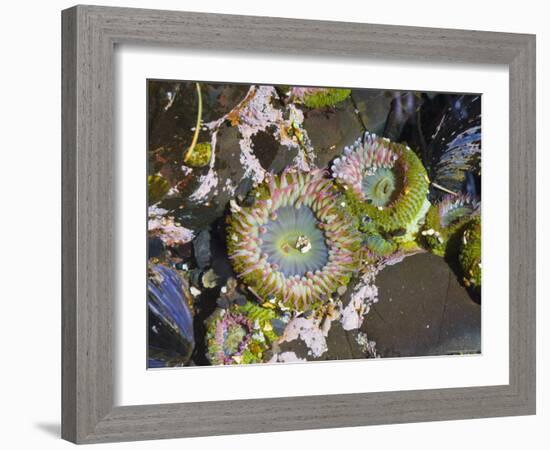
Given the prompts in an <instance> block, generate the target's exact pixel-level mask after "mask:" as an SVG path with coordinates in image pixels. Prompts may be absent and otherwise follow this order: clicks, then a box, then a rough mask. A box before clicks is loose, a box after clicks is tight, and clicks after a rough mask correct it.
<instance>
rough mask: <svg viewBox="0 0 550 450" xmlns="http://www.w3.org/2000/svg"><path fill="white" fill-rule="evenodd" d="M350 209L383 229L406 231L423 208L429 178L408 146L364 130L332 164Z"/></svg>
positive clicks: (415, 222)
mask: <svg viewBox="0 0 550 450" xmlns="http://www.w3.org/2000/svg"><path fill="white" fill-rule="evenodd" d="M332 173H333V176H334V178H335V179H336V180H337V181H338V183H339V184H340V185H341V186H342V187H343V189H344V190H345V193H346V197H347V200H348V202H349V204H350V208H351V209H352V210H353V211H354V212H355V214H357V215H358V216H359V217H360V218H364V217H368V218H369V219H370V220H372V221H374V222H375V224H376V226H377V228H379V229H381V230H382V231H385V232H395V231H400V232H402V233H407V234H409V232H410V231H411V230H410V228H411V226H415V225H416V224H417V223H418V221H419V220H420V219H421V217H419V215H420V213H421V212H422V210H423V209H424V210H425V209H426V208H425V206H426V205H427V197H426V196H427V193H428V185H429V179H428V176H427V174H426V170H425V169H424V166H423V165H422V162H421V161H420V160H419V159H418V157H417V156H416V154H415V153H414V152H413V151H412V150H411V149H410V148H409V147H407V146H405V145H401V144H397V143H394V142H391V141H389V140H388V139H386V138H380V137H377V136H376V135H374V134H370V133H365V134H364V136H363V138H362V139H358V140H357V141H356V142H355V143H354V144H353V145H351V146H348V147H345V148H344V154H343V155H342V156H341V157H339V158H336V159H335V160H334V162H333V165H332Z"/></svg>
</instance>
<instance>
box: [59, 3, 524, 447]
mask: <svg viewBox="0 0 550 450" xmlns="http://www.w3.org/2000/svg"><path fill="white" fill-rule="evenodd" d="M329 35H330V39H327V37H326V36H329ZM534 74H535V38H534V36H531V35H519V34H505V33H489V32H480V31H463V30H444V29H428V28H411V27H397V26H385V25H384V26H383V25H370V24H351V23H335V22H318V21H304V20H291V19H273V18H260V17H244V16H227V15H215V14H199V13H187V12H173V11H170V12H168V11H154V10H137V9H125V8H107V7H96V6H77V7H74V8H71V9H68V10H66V11H64V12H63V420H62V425H63V426H62V434H63V437H64V438H65V439H68V440H71V441H73V442H77V443H93V442H107V441H121V440H139V439H157V438H168V437H188V436H205V435H216V434H231V433H252V432H268V431H284V430H294V429H308V428H323V427H345V426H358V425H368V424H382V423H400V422H411V421H430V420H447V419H461V418H474V417H488V416H504V415H520V414H533V413H534V411H535V202H534V198H535V179H534V173H535V79H534V78H535V75H534ZM518 236H521V237H522V238H521V239H519V238H517V237H518ZM404 374H406V376H404ZM220 379H223V380H224V382H223V383H220V382H219V380H220Z"/></svg>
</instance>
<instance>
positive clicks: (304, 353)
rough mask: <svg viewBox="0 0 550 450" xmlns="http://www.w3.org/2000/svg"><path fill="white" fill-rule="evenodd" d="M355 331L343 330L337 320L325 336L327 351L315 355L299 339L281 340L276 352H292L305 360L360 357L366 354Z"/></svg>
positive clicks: (364, 356)
mask: <svg viewBox="0 0 550 450" xmlns="http://www.w3.org/2000/svg"><path fill="white" fill-rule="evenodd" d="M356 336H357V331H345V330H344V329H343V328H342V325H341V324H340V323H339V322H338V321H334V322H332V324H331V327H330V331H329V332H328V335H327V337H326V344H327V351H326V352H324V353H323V354H322V355H320V356H318V357H315V356H313V355H312V354H311V350H310V349H309V348H308V347H307V345H306V344H305V342H304V341H303V340H301V339H295V340H293V341H291V342H283V343H280V344H279V345H278V348H277V352H278V353H283V352H287V351H290V352H294V353H296V356H297V357H298V358H302V359H305V360H307V361H331V360H333V361H334V360H346V359H361V358H366V357H367V355H366V354H365V352H364V351H363V349H362V347H361V345H359V344H358V342H357V340H356Z"/></svg>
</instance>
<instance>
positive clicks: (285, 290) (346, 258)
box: [227, 169, 361, 311]
mask: <svg viewBox="0 0 550 450" xmlns="http://www.w3.org/2000/svg"><path fill="white" fill-rule="evenodd" d="M325 175H326V174H325V172H324V171H322V170H315V171H312V172H302V171H295V170H289V169H287V170H285V171H284V172H283V173H282V174H281V175H279V176H275V175H268V176H267V177H266V179H265V180H264V182H263V183H262V184H261V185H259V186H258V187H257V188H256V189H255V190H254V191H253V193H252V196H253V198H256V200H255V202H254V204H253V205H252V206H250V207H240V206H238V205H237V204H236V203H234V202H233V203H232V213H231V216H230V217H229V226H228V235H227V239H228V254H229V257H230V259H231V261H232V264H233V268H234V270H235V272H236V273H237V275H238V276H239V277H240V278H241V279H242V280H243V281H244V282H245V283H246V284H247V285H248V287H249V288H250V289H251V290H252V291H253V292H254V293H255V294H256V295H257V296H258V297H260V298H261V299H262V300H263V301H267V300H271V301H273V302H274V303H275V304H277V305H278V306H280V307H281V308H283V309H291V310H293V311H305V310H307V309H312V308H316V307H317V306H319V305H320V304H322V303H324V302H326V301H327V299H328V297H329V296H330V295H331V294H332V293H334V292H335V291H336V290H337V289H338V288H339V287H340V286H345V285H347V284H348V282H349V280H350V278H351V275H352V273H353V272H354V271H355V270H356V269H357V267H358V261H359V257H358V250H359V248H360V245H361V237H360V234H359V232H358V230H357V227H356V221H355V219H354V218H353V217H351V215H349V214H348V213H347V212H346V210H345V208H344V207H343V206H342V203H343V198H342V196H341V195H340V194H339V192H338V190H337V188H336V187H335V186H334V184H333V183H332V181H331V180H330V179H328V178H327V177H326V176H325Z"/></svg>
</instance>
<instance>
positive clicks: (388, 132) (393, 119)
mask: <svg viewBox="0 0 550 450" xmlns="http://www.w3.org/2000/svg"><path fill="white" fill-rule="evenodd" d="M421 105H422V98H421V97H420V96H418V95H416V94H415V93H414V92H403V93H395V94H394V98H393V100H392V102H391V108H390V112H389V114H388V118H387V120H386V125H385V126H384V131H383V133H382V135H383V136H384V137H387V138H388V139H390V140H392V141H394V142H400V141H401V140H402V139H403V137H402V134H403V130H404V128H405V126H406V125H407V123H408V122H409V121H411V120H412V121H413V122H414V120H415V117H416V113H417V111H418V109H419V108H420V106H421Z"/></svg>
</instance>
